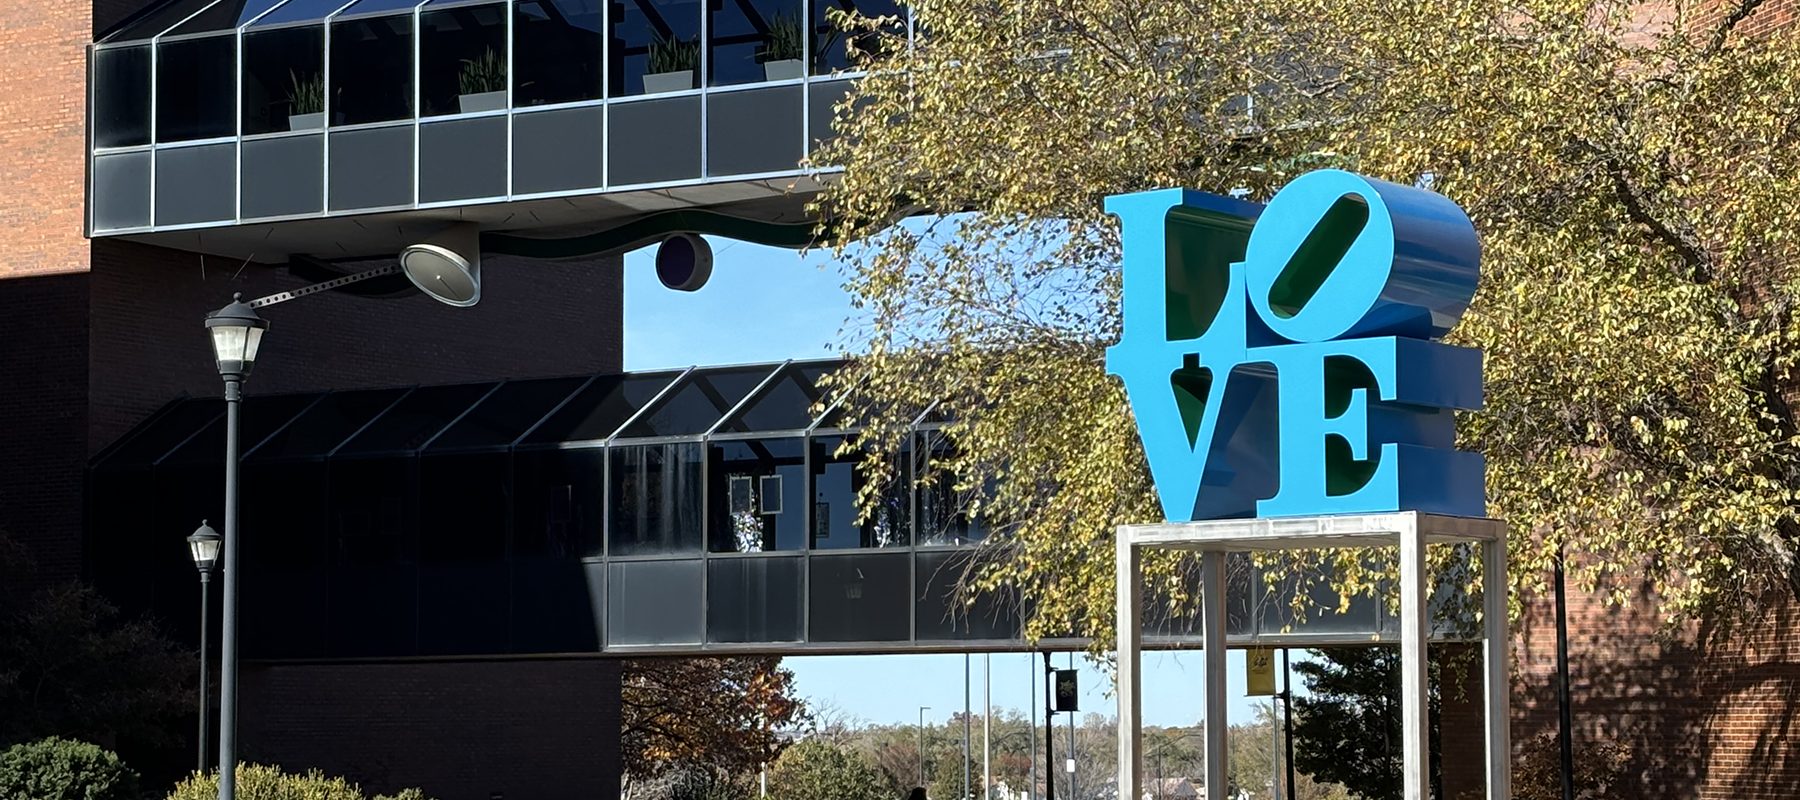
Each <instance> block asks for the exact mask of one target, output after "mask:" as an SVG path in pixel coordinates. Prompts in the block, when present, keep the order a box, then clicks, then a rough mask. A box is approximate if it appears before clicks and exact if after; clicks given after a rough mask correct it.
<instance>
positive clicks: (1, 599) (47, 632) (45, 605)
mask: <svg viewBox="0 0 1800 800" xmlns="http://www.w3.org/2000/svg"><path fill="white" fill-rule="evenodd" d="M34 572H35V567H34V565H33V564H32V563H31V560H30V558H29V557H28V556H27V555H26V554H25V551H24V549H23V548H22V547H20V546H18V545H16V544H15V543H13V542H12V541H11V540H10V539H9V538H8V537H7V536H5V534H4V533H0V575H6V576H8V577H9V578H13V580H9V581H7V582H6V584H5V585H0V746H5V745H11V744H16V743H19V742H26V741H33V740H37V739H40V738H43V737H48V736H64V737H75V738H80V739H83V740H93V741H98V742H102V743H104V744H107V745H108V746H111V747H114V748H116V749H118V750H120V751H122V752H125V753H126V754H127V755H128V756H134V753H133V752H132V749H133V748H161V747H167V746H169V745H172V744H175V743H180V742H183V741H186V739H185V731H186V727H185V725H184V724H183V723H184V722H185V720H186V719H187V717H186V715H187V714H188V713H189V712H191V711H192V709H193V697H194V694H193V691H194V690H193V680H192V677H191V676H192V675H193V674H194V669H195V668H196V665H197V664H198V663H199V657H198V656H197V655H196V654H195V653H193V652H192V651H189V650H187V649H186V648H183V647H181V646H180V645H177V644H175V643H174V642H172V641H170V640H169V639H167V638H164V636H163V635H162V633H161V632H160V631H159V630H158V629H157V627H156V626H155V625H154V624H153V623H151V622H150V621H148V620H132V619H125V618H123V617H122V616H121V615H120V613H119V610H118V609H117V608H115V607H114V606H113V605H112V604H111V603H108V602H106V600H105V599H104V598H102V597H101V596H100V595H99V593H98V592H96V591H94V589H93V588H91V587H89V586H87V585H85V584H82V583H77V582H67V583H55V584H51V585H48V586H43V587H40V588H35V589H30V590H27V589H25V588H23V587H27V586H33V585H34V584H33V582H32V581H31V580H29V578H30V576H31V575H33V574H34Z"/></svg>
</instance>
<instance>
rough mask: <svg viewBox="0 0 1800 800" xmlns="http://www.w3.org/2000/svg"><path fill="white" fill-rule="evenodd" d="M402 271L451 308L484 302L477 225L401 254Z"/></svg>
mask: <svg viewBox="0 0 1800 800" xmlns="http://www.w3.org/2000/svg"><path fill="white" fill-rule="evenodd" d="M400 271H402V272H404V273H406V277H407V279H408V280H410V281H412V283H413V285H414V286H417V287H419V291H421V292H424V293H425V294H427V295H430V296H431V297H432V298H434V299H436V300H437V301H438V302H441V303H445V304H447V305H452V306H458V307H467V306H472V305H475V304H476V303H478V302H480V301H481V239H480V232H479V231H477V230H476V228H475V226H474V225H470V224H462V225H457V226H455V227H453V228H450V229H449V230H446V231H444V232H443V233H441V234H438V235H436V236H433V237H431V238H429V239H426V240H425V241H423V242H420V243H418V244H413V245H408V246H407V247H406V249H405V250H402V251H400Z"/></svg>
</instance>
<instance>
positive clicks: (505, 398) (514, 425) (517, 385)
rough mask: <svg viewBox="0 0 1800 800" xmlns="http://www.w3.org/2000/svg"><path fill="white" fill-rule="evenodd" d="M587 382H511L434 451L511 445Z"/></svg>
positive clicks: (465, 418) (444, 436)
mask: <svg viewBox="0 0 1800 800" xmlns="http://www.w3.org/2000/svg"><path fill="white" fill-rule="evenodd" d="M586 382H587V379H586V378H550V379H547V380H532V381H508V382H506V383H504V384H502V385H501V386H500V388H498V389H495V390H494V393H493V394H490V395H488V396H487V397H486V398H484V399H483V400H482V401H481V402H480V403H477V404H476V406H475V408H473V409H471V410H470V411H469V413H467V414H464V415H463V418H462V419H459V420H457V421H456V424H454V425H451V426H450V427H449V428H448V429H447V430H445V431H444V432H443V434H441V435H439V436H438V437H437V438H436V439H433V440H432V441H431V450H432V451H433V452H436V451H439V450H455V449H466V448H477V447H505V446H507V445H510V444H512V443H513V440H514V439H517V438H519V436H520V435H522V434H524V433H525V431H527V430H529V429H530V428H531V426H533V425H536V424H537V422H538V420H540V419H543V418H544V415H545V414H548V413H550V409H552V408H555V407H556V404H558V403H561V402H562V401H563V399H564V398H567V397H568V396H569V394H570V393H571V392H574V391H575V389H576V388H578V387H580V386H581V385H582V384H584V383H586Z"/></svg>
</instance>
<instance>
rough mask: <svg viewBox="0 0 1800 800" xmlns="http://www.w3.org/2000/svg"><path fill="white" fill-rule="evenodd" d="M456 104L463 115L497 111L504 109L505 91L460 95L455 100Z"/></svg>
mask: <svg viewBox="0 0 1800 800" xmlns="http://www.w3.org/2000/svg"><path fill="white" fill-rule="evenodd" d="M456 103H457V107H458V108H460V109H462V113H464V114H470V113H474V112H476V111H499V110H501V109H503V108H506V90H505V89H501V90H500V91H497V92H481V93H479V94H465V95H460V96H458V97H457V98H456Z"/></svg>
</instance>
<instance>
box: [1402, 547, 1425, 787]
mask: <svg viewBox="0 0 1800 800" xmlns="http://www.w3.org/2000/svg"><path fill="white" fill-rule="evenodd" d="M1400 527H1401V528H1402V529H1401V531H1400V664H1401V667H1400V753H1401V756H1400V759H1401V760H1400V764H1401V785H1402V787H1403V789H1402V794H1401V797H1403V798H1404V800H1426V798H1427V797H1428V795H1429V794H1430V788H1429V787H1430V781H1429V780H1428V775H1427V773H1428V772H1429V771H1430V769H1429V767H1428V766H1427V760H1428V759H1429V757H1430V754H1431V728H1430V726H1429V725H1428V724H1427V722H1428V720H1427V719H1426V715H1427V714H1428V713H1429V708H1428V702H1427V699H1426V693H1427V692H1429V691H1430V688H1431V687H1430V684H1429V681H1430V680H1431V675H1430V671H1429V670H1428V669H1427V667H1426V661H1425V659H1426V658H1427V656H1428V652H1427V649H1426V643H1425V642H1426V633H1427V631H1428V629H1429V620H1428V618H1427V613H1426V605H1425V594H1426V592H1425V579H1426V577H1425V537H1424V535H1423V534H1422V533H1421V532H1420V530H1419V526H1418V524H1417V523H1416V522H1413V521H1408V522H1407V523H1405V524H1404V525H1402V526H1400Z"/></svg>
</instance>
